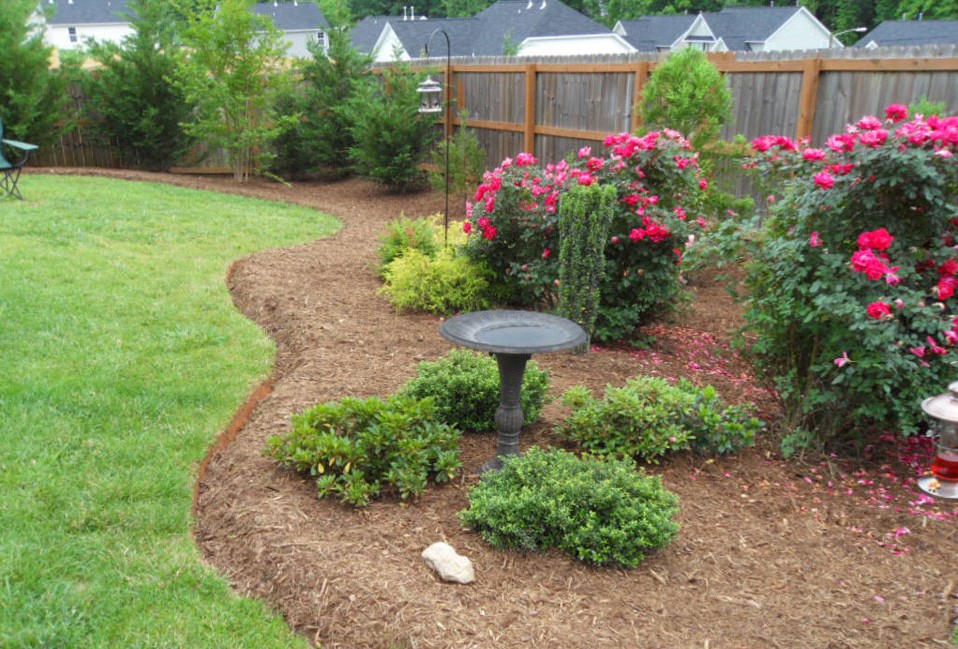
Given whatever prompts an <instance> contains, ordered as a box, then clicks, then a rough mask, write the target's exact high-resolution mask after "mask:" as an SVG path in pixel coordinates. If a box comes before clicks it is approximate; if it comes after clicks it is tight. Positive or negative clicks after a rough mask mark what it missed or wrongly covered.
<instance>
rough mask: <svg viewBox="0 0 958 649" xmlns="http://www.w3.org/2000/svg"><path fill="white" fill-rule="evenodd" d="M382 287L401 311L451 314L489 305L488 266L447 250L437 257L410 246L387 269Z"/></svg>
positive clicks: (439, 253) (381, 290) (381, 292)
mask: <svg viewBox="0 0 958 649" xmlns="http://www.w3.org/2000/svg"><path fill="white" fill-rule="evenodd" d="M383 272H384V279H385V283H384V284H383V286H382V287H380V289H379V294H380V295H384V296H385V297H386V298H387V299H388V300H389V302H390V303H391V304H392V305H393V306H394V307H396V310H398V311H426V312H427V313H433V314H435V315H449V314H451V313H455V312H457V311H480V310H482V309H486V308H488V307H489V299H488V294H489V279H490V273H489V271H488V269H486V268H484V267H482V266H480V265H479V264H476V263H475V262H473V261H472V260H471V259H469V258H468V257H464V256H462V255H458V254H456V252H455V250H453V249H445V250H442V251H440V252H438V253H437V254H436V255H435V256H434V257H430V256H429V255H427V254H425V253H423V252H421V251H420V250H417V249H410V250H408V251H407V252H406V253H405V254H404V255H402V256H401V257H397V258H396V259H394V260H393V261H391V262H390V263H389V265H388V266H386V268H385V269H384V271H383Z"/></svg>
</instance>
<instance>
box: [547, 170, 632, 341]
mask: <svg viewBox="0 0 958 649" xmlns="http://www.w3.org/2000/svg"><path fill="white" fill-rule="evenodd" d="M617 199H618V194H617V193H616V188H615V187H614V186H613V185H603V186H599V185H598V184H594V185H589V186H578V187H575V188H573V189H572V191H570V192H568V193H566V194H565V195H564V196H563V197H562V200H561V201H560V202H559V233H560V239H559V241H560V243H559V305H558V306H559V309H558V311H559V315H561V316H562V317H564V318H568V319H569V320H572V321H574V322H577V323H579V325H581V326H582V328H583V329H585V330H586V331H587V332H589V335H590V336H591V335H592V332H593V330H594V329H595V319H596V316H597V315H598V313H599V298H600V295H599V285H600V284H601V283H602V276H603V274H604V272H605V254H604V250H605V244H606V241H608V235H609V227H610V226H611V224H612V216H613V212H612V210H613V207H614V206H615V202H616V200H617Z"/></svg>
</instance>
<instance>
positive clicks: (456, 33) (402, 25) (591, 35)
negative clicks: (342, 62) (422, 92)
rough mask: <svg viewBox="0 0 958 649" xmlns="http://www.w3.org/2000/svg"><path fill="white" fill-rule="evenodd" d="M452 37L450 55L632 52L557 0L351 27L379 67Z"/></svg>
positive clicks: (438, 51) (504, 0)
mask: <svg viewBox="0 0 958 649" xmlns="http://www.w3.org/2000/svg"><path fill="white" fill-rule="evenodd" d="M436 29H442V30H444V31H445V32H446V33H447V34H448V35H449V42H450V46H451V55H452V56H455V57H464V56H503V55H506V54H517V55H519V56H568V55H576V54H624V53H629V52H634V51H635V49H634V48H633V47H632V46H631V45H629V44H628V43H627V42H626V41H625V39H624V38H622V37H621V36H620V35H618V34H616V33H614V32H612V31H611V30H610V29H608V28H607V27H605V26H604V25H602V24H600V23H598V22H596V21H594V20H592V19H591V18H589V17H587V16H585V15H583V14H581V13H579V12H578V11H575V10H574V9H572V8H571V7H569V6H567V5H565V4H563V3H562V2H559V0H535V1H533V0H499V1H498V2H496V3H495V4H493V5H492V6H490V7H488V8H486V9H485V10H483V11H481V12H480V13H478V14H476V15H475V16H472V17H470V18H439V19H433V18H429V19H427V18H425V17H423V16H418V17H417V16H414V15H408V14H407V15H404V16H401V17H390V16H370V17H367V18H364V19H363V20H362V21H360V22H359V24H357V25H356V27H355V28H353V31H352V42H353V46H354V47H355V48H356V49H357V50H359V51H360V52H363V53H366V54H369V55H371V56H372V57H373V60H374V61H377V62H389V61H394V60H402V61H408V60H411V59H417V58H420V57H421V56H423V54H424V52H423V49H424V46H425V45H426V44H427V41H428V40H429V36H430V34H432V33H433V32H434V31H435V30H436ZM429 48H430V51H429V54H430V56H431V57H436V56H445V55H446V43H445V39H444V38H442V37H441V36H437V37H435V38H433V39H432V40H431V41H430V42H429Z"/></svg>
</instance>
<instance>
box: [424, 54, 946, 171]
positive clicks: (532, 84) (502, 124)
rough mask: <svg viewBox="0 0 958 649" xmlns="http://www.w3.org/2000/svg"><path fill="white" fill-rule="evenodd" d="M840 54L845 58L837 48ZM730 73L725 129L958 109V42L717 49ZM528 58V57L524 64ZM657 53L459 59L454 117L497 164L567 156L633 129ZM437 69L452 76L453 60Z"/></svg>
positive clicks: (795, 128)
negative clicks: (912, 109) (920, 104)
mask: <svg viewBox="0 0 958 649" xmlns="http://www.w3.org/2000/svg"><path fill="white" fill-rule="evenodd" d="M836 54H837V56H836ZM709 58H710V59H711V60H712V62H713V63H714V64H715V65H716V67H717V68H718V69H719V71H721V72H723V73H724V74H725V75H726V78H727V80H728V86H729V88H730V90H731V92H732V97H733V102H734V103H733V114H732V118H731V119H730V120H729V122H728V124H726V126H725V129H724V131H723V134H722V136H723V137H725V138H731V137H733V136H734V135H736V134H739V133H740V134H742V135H744V136H745V137H747V138H749V139H751V138H754V137H758V136H759V135H766V134H776V135H791V136H794V137H799V138H806V137H807V138H810V139H811V140H812V142H814V143H818V144H821V143H823V142H824V140H825V139H826V138H827V137H828V135H830V134H832V133H836V132H841V131H843V130H844V128H845V125H846V124H848V123H849V122H852V121H856V120H857V119H858V118H859V117H861V116H863V115H867V114H871V115H877V116H882V111H883V110H884V108H885V106H886V105H888V104H892V103H901V104H909V103H912V102H915V101H918V100H920V99H922V98H926V99H928V100H930V101H935V102H944V103H945V104H946V106H947V107H948V112H949V113H951V114H954V113H955V112H958V47H954V46H948V47H941V48H926V49H924V50H907V49H905V48H895V49H889V48H883V49H882V50H853V49H851V48H849V49H848V50H844V51H841V52H840V53H829V56H828V57H824V56H822V55H821V53H820V52H812V53H809V52H805V53H801V54H798V55H796V54H795V53H767V54H764V55H754V54H744V53H721V54H710V55H709ZM517 60H518V61H520V62H517ZM660 60H661V59H660V58H659V57H658V56H657V55H626V56H618V57H603V58H601V59H596V60H591V61H587V62H584V61H583V60H582V59H581V58H578V59H565V60H562V59H551V60H549V59H538V60H534V61H532V60H530V61H524V60H522V59H515V58H511V59H485V60H480V61H477V60H476V59H453V60H452V62H451V65H450V68H451V76H452V84H451V85H450V84H445V80H444V87H445V88H446V90H447V100H451V101H452V104H451V105H452V106H453V109H452V111H451V112H452V113H453V115H454V116H453V119H452V123H453V125H454V126H458V125H460V124H461V122H460V120H459V118H458V117H457V116H456V115H457V114H458V111H460V110H464V111H466V112H467V113H468V120H467V123H468V125H469V126H470V127H472V128H474V129H475V130H476V132H477V135H478V137H479V140H480V142H481V143H482V145H483V148H484V149H485V150H486V153H487V163H488V164H489V165H495V164H497V163H498V162H499V161H500V160H502V159H503V158H505V157H507V156H513V155H515V154H516V153H518V152H520V151H529V152H533V153H535V155H536V156H537V157H539V158H540V159H542V160H549V161H554V160H559V159H562V158H564V157H565V156H566V155H568V153H569V152H571V151H575V150H576V149H577V148H579V147H581V146H585V145H589V144H594V143H595V142H599V141H602V140H603V139H604V138H605V136H606V135H608V134H609V133H619V132H622V131H634V130H635V129H636V128H637V127H639V126H640V118H639V115H638V114H637V111H635V109H634V107H635V105H636V103H637V102H638V100H639V98H640V97H641V94H642V89H643V86H644V84H645V82H646V80H647V79H648V77H649V74H651V72H652V71H653V70H654V69H655V66H656V65H657V64H658V63H659V61H660ZM434 61H435V68H434V69H435V70H436V71H438V74H439V75H440V76H441V77H444V76H445V68H446V62H445V60H441V61H440V60H436V59H434Z"/></svg>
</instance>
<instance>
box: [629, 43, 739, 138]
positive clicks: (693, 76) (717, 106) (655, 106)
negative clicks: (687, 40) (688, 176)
mask: <svg viewBox="0 0 958 649" xmlns="http://www.w3.org/2000/svg"><path fill="white" fill-rule="evenodd" d="M640 110H641V114H642V120H643V122H644V124H645V125H646V126H647V127H650V128H671V129H674V130H676V131H679V132H680V133H682V134H683V135H684V136H685V137H687V138H688V139H689V141H691V142H692V146H693V147H694V148H696V149H699V148H701V147H702V145H703V144H704V143H706V142H708V141H709V140H712V139H714V138H716V137H717V136H718V134H719V131H720V130H721V128H722V125H723V124H724V123H725V122H726V121H727V120H728V118H729V116H730V115H731V111H732V93H731V92H730V91H729V89H728V87H727V86H726V84H725V78H724V77H723V76H722V74H721V73H720V72H719V71H718V69H717V68H716V67H715V66H714V65H713V64H712V63H711V62H710V61H709V60H708V57H706V55H705V53H704V52H701V51H700V50H696V49H693V48H691V47H687V48H685V49H682V50H679V51H678V52H673V53H672V54H670V55H669V57H668V58H667V59H666V60H665V62H664V63H662V64H661V65H659V66H657V67H656V68H655V70H654V71H653V72H652V75H651V76H650V77H649V81H648V83H647V84H645V88H644V89H643V90H642V100H641V104H640Z"/></svg>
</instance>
